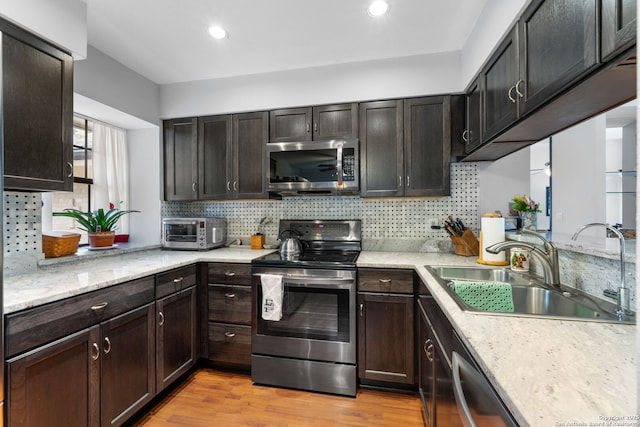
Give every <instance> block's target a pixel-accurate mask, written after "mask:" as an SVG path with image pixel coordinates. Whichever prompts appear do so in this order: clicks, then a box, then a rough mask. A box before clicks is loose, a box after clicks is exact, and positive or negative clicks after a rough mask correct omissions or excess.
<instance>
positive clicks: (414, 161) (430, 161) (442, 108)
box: [404, 96, 451, 196]
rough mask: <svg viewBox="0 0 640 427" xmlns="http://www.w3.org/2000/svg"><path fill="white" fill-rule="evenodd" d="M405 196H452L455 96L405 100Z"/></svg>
mask: <svg viewBox="0 0 640 427" xmlns="http://www.w3.org/2000/svg"><path fill="white" fill-rule="evenodd" d="M404 159H405V163H404V175H405V190H404V195H405V196H448V195H449V194H450V186H449V176H450V174H449V164H450V162H451V97H450V96H431V97H427V98H415V99H407V100H405V101H404Z"/></svg>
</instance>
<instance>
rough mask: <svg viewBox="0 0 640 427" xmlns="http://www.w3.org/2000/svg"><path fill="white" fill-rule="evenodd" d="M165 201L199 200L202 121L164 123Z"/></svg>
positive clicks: (180, 120)
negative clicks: (199, 124)
mask: <svg viewBox="0 0 640 427" xmlns="http://www.w3.org/2000/svg"><path fill="white" fill-rule="evenodd" d="M163 141H164V149H163V169H164V200H196V199H197V198H198V120H197V119H196V118H195V117H189V118H184V119H173V120H165V121H164V123H163Z"/></svg>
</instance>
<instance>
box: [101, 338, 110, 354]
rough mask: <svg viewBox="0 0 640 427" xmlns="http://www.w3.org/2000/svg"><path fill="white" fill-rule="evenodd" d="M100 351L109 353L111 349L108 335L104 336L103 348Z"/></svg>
mask: <svg viewBox="0 0 640 427" xmlns="http://www.w3.org/2000/svg"><path fill="white" fill-rule="evenodd" d="M102 351H104V354H109V352H110V351H111V340H110V339H109V337H104V349H102Z"/></svg>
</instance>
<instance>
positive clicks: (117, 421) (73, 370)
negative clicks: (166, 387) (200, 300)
mask: <svg viewBox="0 0 640 427" xmlns="http://www.w3.org/2000/svg"><path fill="white" fill-rule="evenodd" d="M154 312H155V307H154V303H149V304H146V305H143V306H142V307H140V308H137V309H134V310H131V311H128V312H126V313H124V314H122V315H120V316H117V317H114V318H113V319H110V320H107V321H105V322H102V323H101V324H100V325H96V326H93V327H90V328H88V329H84V330H82V331H80V332H77V333H74V334H71V335H69V336H67V337H64V338H61V339H59V340H57V341H54V342H52V343H50V344H46V345H43V346H41V347H38V348H36V349H34V350H32V351H30V352H28V353H25V354H23V355H20V356H17V357H15V358H13V359H10V360H8V362H7V366H8V369H7V371H8V378H7V381H8V382H7V384H8V411H7V413H8V415H7V420H8V424H9V425H11V426H25V427H40V426H60V427H63V426H100V425H102V426H119V425H122V424H123V423H124V422H125V421H126V420H127V419H128V417H130V416H131V415H132V414H133V413H135V412H136V411H137V410H139V409H140V408H142V407H143V406H144V405H146V404H147V403H148V402H150V401H151V399H152V398H153V397H154V396H155V345H154V344H155V341H154V323H155V316H154Z"/></svg>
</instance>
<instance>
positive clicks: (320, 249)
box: [251, 220, 362, 269]
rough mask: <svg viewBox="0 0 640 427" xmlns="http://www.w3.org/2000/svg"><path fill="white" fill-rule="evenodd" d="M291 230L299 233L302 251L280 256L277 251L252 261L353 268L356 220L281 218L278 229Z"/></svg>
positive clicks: (358, 238)
mask: <svg viewBox="0 0 640 427" xmlns="http://www.w3.org/2000/svg"><path fill="white" fill-rule="evenodd" d="M285 230H287V231H288V230H293V231H295V232H296V233H297V235H299V236H300V241H301V244H302V248H303V250H302V254H301V255H300V256H298V257H293V258H282V257H281V256H280V253H279V252H274V253H271V254H269V255H265V256H262V257H260V258H257V259H254V260H253V261H252V262H251V264H252V265H260V266H278V267H283V266H285V267H286V266H291V267H298V266H299V267H312V268H334V269H347V268H355V267H356V260H357V259H358V255H359V254H360V250H361V241H362V235H361V225H360V221H359V220H348V221H342V220H280V233H282V232H284V231H285Z"/></svg>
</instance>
